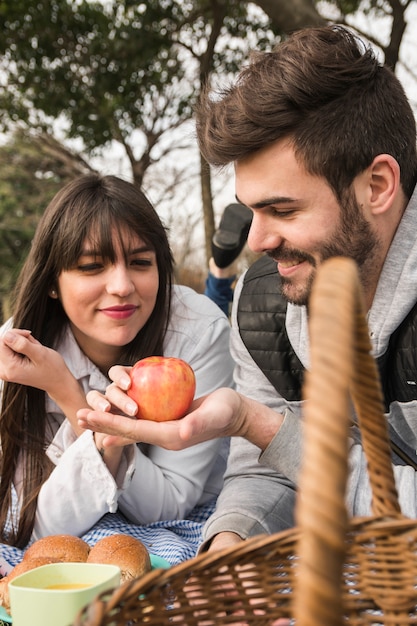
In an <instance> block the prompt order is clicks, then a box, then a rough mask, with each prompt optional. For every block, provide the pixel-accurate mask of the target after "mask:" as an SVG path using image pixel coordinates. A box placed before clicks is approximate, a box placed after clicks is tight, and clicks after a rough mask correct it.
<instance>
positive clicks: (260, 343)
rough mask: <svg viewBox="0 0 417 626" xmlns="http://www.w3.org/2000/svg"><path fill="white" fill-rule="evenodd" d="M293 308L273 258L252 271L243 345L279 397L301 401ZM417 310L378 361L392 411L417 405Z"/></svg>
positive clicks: (241, 320) (241, 314)
mask: <svg viewBox="0 0 417 626" xmlns="http://www.w3.org/2000/svg"><path fill="white" fill-rule="evenodd" d="M286 310H287V302H286V300H285V299H284V298H283V296H282V295H281V292H280V277H279V274H278V272H277V266H276V263H275V262H274V261H273V260H272V259H271V258H269V257H268V256H263V257H261V258H260V259H258V261H256V262H255V263H254V264H253V265H252V266H251V267H250V268H249V269H248V271H247V273H246V275H245V279H244V284H243V288H242V293H241V296H240V299H239V304H238V312H237V315H238V324H239V330H240V335H241V337H242V340H243V343H244V344H245V346H246V348H247V349H248V351H249V353H250V354H251V356H252V358H253V360H254V361H255V363H256V364H257V365H258V367H259V368H260V369H261V370H262V372H263V373H264V374H265V376H266V377H267V378H268V380H269V381H270V382H271V383H272V385H273V386H274V387H275V389H276V390H277V391H278V393H279V394H280V395H281V396H282V397H284V398H286V399H287V400H289V401H294V400H301V395H302V384H303V376H304V367H303V365H302V364H301V362H300V360H299V358H298V357H297V355H296V354H295V352H294V350H293V348H292V346H291V344H290V341H289V339H288V335H287V332H286V329H285V315H286ZM416 326H417V304H416V305H415V306H414V308H413V309H412V310H411V311H410V313H409V314H408V316H407V317H406V318H405V320H404V321H403V322H402V323H401V325H400V326H399V327H398V328H397V330H396V331H395V332H394V333H393V335H392V336H391V339H390V342H389V345H388V350H387V351H386V353H385V354H384V355H383V356H382V357H380V358H379V359H378V367H379V371H380V376H381V383H382V388H383V392H384V399H385V405H386V409H387V408H388V406H389V404H390V402H392V401H393V400H398V401H401V402H408V401H410V400H416V399H417V328H416Z"/></svg>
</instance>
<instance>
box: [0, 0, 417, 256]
mask: <svg viewBox="0 0 417 626" xmlns="http://www.w3.org/2000/svg"><path fill="white" fill-rule="evenodd" d="M411 2H412V0H328V1H327V2H323V1H322V2H319V1H318V0H291V1H289V0H257V2H256V3H251V2H240V1H238V0H229V1H228V2H225V0H147V2H146V3H144V2H142V3H139V2H137V1H136V2H135V1H133V0H117V1H116V0H107V1H106V2H104V0H102V1H99V0H95V1H93V0H78V1H77V2H73V1H71V0H37V2H36V3H31V2H28V0H3V1H2V3H1V4H0V20H1V21H0V27H1V28H0V129H3V130H5V131H6V130H8V129H10V128H13V127H14V126H15V125H16V124H17V123H20V124H25V125H26V127H27V128H35V129H37V130H38V131H41V132H44V131H47V132H48V134H49V135H50V136H56V135H55V133H56V129H57V125H59V128H60V132H61V135H63V137H64V140H66V139H80V140H81V141H82V146H83V152H84V154H85V155H86V158H87V159H90V158H91V157H94V156H96V155H99V154H105V153H106V150H107V148H108V147H109V145H111V144H112V142H113V143H117V144H118V145H120V146H122V147H123V150H124V153H125V155H126V159H127V160H128V162H129V164H130V168H131V174H132V177H133V178H134V179H135V181H136V182H137V183H138V184H140V185H143V184H144V181H145V177H146V175H147V172H148V171H149V169H150V168H152V167H154V166H155V164H156V163H158V161H159V160H161V159H162V158H163V157H164V155H165V154H167V152H169V151H170V150H172V149H173V148H174V147H175V149H176V150H179V149H183V150H185V149H187V148H189V146H190V145H192V144H193V138H192V137H191V135H190V134H189V133H184V134H183V135H182V136H180V139H179V140H175V142H167V141H166V140H165V138H166V137H167V136H173V135H172V131H174V130H176V129H178V128H181V127H182V126H183V124H184V122H186V121H187V120H189V119H190V117H191V116H192V111H193V105H194V102H195V98H196V97H197V96H198V93H199V90H200V89H201V86H202V85H203V84H205V83H206V82H207V81H208V80H211V79H212V78H213V77H218V76H222V78H227V77H228V76H233V75H234V73H235V72H236V70H237V69H238V67H239V66H240V65H241V63H242V61H243V59H245V58H246V57H247V54H248V50H249V48H250V47H257V48H260V49H262V48H264V49H270V48H271V47H272V46H273V45H274V44H275V43H276V42H277V41H279V39H280V37H282V36H285V35H286V34H287V33H289V32H290V31H292V30H294V29H297V28H302V27H305V26H309V25H318V24H323V23H326V22H327V21H338V22H341V23H343V22H345V23H351V22H352V18H353V17H354V16H355V15H356V14H357V13H358V12H362V13H365V14H368V15H372V16H375V17H376V18H379V17H381V16H383V17H384V16H385V17H386V16H388V17H389V19H390V33H389V37H388V39H387V41H386V42H384V41H383V40H382V39H381V40H379V39H377V38H376V37H373V38H372V37H369V38H370V40H371V41H372V42H373V43H374V44H375V45H377V46H378V47H380V49H381V50H382V52H383V53H384V54H385V59H386V62H387V63H388V64H389V65H390V66H391V67H393V68H394V69H395V68H396V67H397V63H398V60H399V58H400V57H399V54H400V45H401V42H402V39H403V35H404V32H405V29H406V27H407V19H406V12H407V10H408V8H409V7H410V6H411ZM318 9H320V12H319V11H318ZM324 11H326V12H327V15H325V14H324ZM363 34H365V35H366V33H363ZM175 137H176V138H178V137H179V135H178V133H177V134H176V135H175ZM174 144H175V145H174ZM200 179H201V193H202V204H203V211H204V222H205V248H206V256H207V257H208V256H209V253H210V242H211V237H212V234H213V229H214V213H213V202H212V196H213V191H212V183H211V175H210V169H209V168H208V166H207V164H206V163H204V162H203V160H201V163H200Z"/></svg>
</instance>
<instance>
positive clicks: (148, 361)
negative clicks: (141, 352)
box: [127, 356, 196, 422]
mask: <svg viewBox="0 0 417 626" xmlns="http://www.w3.org/2000/svg"><path fill="white" fill-rule="evenodd" d="M130 377H131V380H132V384H131V387H130V389H129V390H128V392H127V394H128V395H129V396H130V397H131V398H132V400H134V401H135V402H136V404H137V405H138V407H139V410H138V413H137V418H138V419H140V418H142V419H145V420H153V421H154V422H165V421H168V420H176V419H179V418H180V417H183V416H184V415H185V413H186V412H187V409H188V408H189V407H190V404H191V402H192V401H193V398H194V393H195V385H196V383H195V375H194V371H193V369H192V367H191V366H190V365H189V364H188V363H186V362H185V361H183V360H182V359H176V358H174V357H164V356H149V357H146V358H145V359H141V360H140V361H138V362H137V363H135V365H134V366H133V368H132V370H131V372H130Z"/></svg>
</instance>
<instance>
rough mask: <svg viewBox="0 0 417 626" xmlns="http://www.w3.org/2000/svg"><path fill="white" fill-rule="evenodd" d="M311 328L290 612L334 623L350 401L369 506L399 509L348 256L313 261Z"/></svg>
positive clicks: (338, 616) (304, 620)
mask: <svg viewBox="0 0 417 626" xmlns="http://www.w3.org/2000/svg"><path fill="white" fill-rule="evenodd" d="M309 333H310V355H311V358H310V361H311V367H310V370H309V371H308V372H307V373H306V379H305V385H304V398H305V400H306V402H305V407H304V423H303V428H304V456H303V463H302V468H301V472H300V481H299V495H298V498H297V505H296V518H297V525H298V526H299V528H300V530H301V532H300V539H299V544H298V549H297V553H298V554H299V555H300V563H299V567H298V568H297V570H298V571H297V584H295V592H294V617H295V618H296V621H297V623H299V624H302V625H304V624H308V625H309V626H310V625H311V626H315V625H316V624H317V626H325V625H327V624H329V625H330V624H331V625H332V626H337V625H339V624H340V625H341V624H342V623H343V619H342V611H341V606H342V603H341V593H342V584H341V580H342V570H343V565H344V560H345V551H346V533H347V529H348V515H347V512H346V506H345V491H346V483H347V478H348V434H349V427H350V425H351V416H352V401H353V405H354V407H355V411H356V414H357V416H358V423H359V427H360V430H361V435H362V445H363V449H364V452H365V455H366V458H367V461H368V471H369V480H370V484H371V489H372V497H373V501H372V512H373V514H374V515H378V516H379V515H381V516H384V515H385V516H390V515H398V513H400V507H399V503H398V495H397V491H396V487H395V480H394V474H393V469H392V464H391V453H390V442H389V437H388V431H387V424H386V420H385V417H384V409H383V402H382V392H381V387H380V383H379V375H378V370H377V367H376V364H375V361H374V359H373V357H372V356H371V343H370V339H369V334H368V327H367V323H366V319H365V315H364V304H363V296H362V290H361V286H360V282H359V277H358V271H357V267H356V264H355V263H354V262H353V261H352V260H350V259H347V258H342V257H336V258H332V259H329V260H327V261H325V262H324V263H322V265H321V266H320V268H319V269H318V271H317V276H316V279H315V281H314V285H313V289H312V294H311V298H310V302H309ZM300 581H301V582H302V584H298V583H299V582H300Z"/></svg>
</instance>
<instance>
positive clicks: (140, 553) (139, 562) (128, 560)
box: [87, 534, 151, 584]
mask: <svg viewBox="0 0 417 626" xmlns="http://www.w3.org/2000/svg"><path fill="white" fill-rule="evenodd" d="M87 562H88V563H109V564H111V565H118V566H119V567H120V570H121V575H120V582H121V584H122V583H124V582H126V581H128V580H132V578H139V577H140V576H143V575H144V574H146V572H149V571H150V570H151V559H150V556H149V552H148V550H147V548H146V547H145V545H144V544H143V543H142V542H141V541H139V539H135V537H132V536H130V535H124V534H117V535H111V536H110V537H104V538H103V539H100V540H99V541H97V543H96V544H95V546H93V547H92V548H91V550H90V553H89V555H88V558H87Z"/></svg>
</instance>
